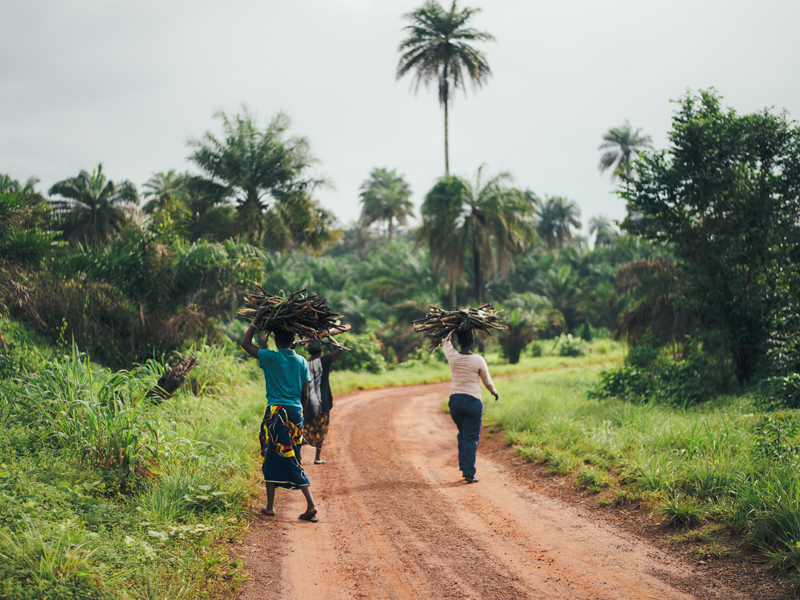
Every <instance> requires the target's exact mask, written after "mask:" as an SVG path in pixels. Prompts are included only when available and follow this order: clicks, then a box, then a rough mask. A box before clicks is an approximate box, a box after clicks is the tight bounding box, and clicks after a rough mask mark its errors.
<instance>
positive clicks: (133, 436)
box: [15, 344, 158, 477]
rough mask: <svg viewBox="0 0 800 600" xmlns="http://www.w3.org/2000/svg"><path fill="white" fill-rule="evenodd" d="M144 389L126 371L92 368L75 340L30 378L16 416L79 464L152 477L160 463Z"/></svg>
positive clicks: (18, 398)
mask: <svg viewBox="0 0 800 600" xmlns="http://www.w3.org/2000/svg"><path fill="white" fill-rule="evenodd" d="M145 390H146V388H145V387H144V384H143V381H142V380H141V379H138V378H135V377H131V376H130V374H128V373H126V372H123V371H121V372H118V373H111V372H110V371H109V370H107V369H100V370H95V368H93V367H92V365H91V364H90V362H89V359H88V358H87V357H86V356H85V355H83V354H81V353H80V352H79V351H78V350H77V347H76V346H75V345H74V344H73V346H72V350H71V352H70V354H68V355H66V356H64V357H63V359H62V360H60V361H53V362H51V363H49V364H48V365H47V366H46V367H45V368H44V369H43V370H41V371H40V372H39V373H35V374H33V375H31V376H30V377H28V378H27V379H26V380H25V382H24V385H23V386H22V387H21V389H20V390H19V393H18V395H17V396H16V400H15V403H16V405H17V406H16V411H15V413H16V416H17V419H18V420H19V421H21V422H23V423H26V424H29V425H32V426H33V427H34V428H36V429H37V430H38V431H40V432H41V438H42V441H47V442H49V443H50V445H52V446H54V447H56V448H59V449H60V450H61V455H62V458H64V457H66V456H67V455H70V454H71V455H73V456H77V457H79V459H80V461H81V462H82V463H89V464H91V465H94V466H100V467H102V468H104V469H105V470H106V471H111V470H115V471H117V472H118V474H119V475H120V476H123V477H124V476H126V475H130V474H135V475H152V472H153V469H154V468H156V467H157V464H158V462H157V461H158V423H157V421H156V419H155V418H154V417H153V416H152V415H145V414H144V413H145V412H146V408H147V407H146V403H145V402H143V401H142V400H143V393H144V391H145Z"/></svg>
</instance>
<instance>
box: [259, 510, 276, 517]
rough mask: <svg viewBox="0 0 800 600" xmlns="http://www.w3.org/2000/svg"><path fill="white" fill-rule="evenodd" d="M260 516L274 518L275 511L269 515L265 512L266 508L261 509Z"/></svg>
mask: <svg viewBox="0 0 800 600" xmlns="http://www.w3.org/2000/svg"><path fill="white" fill-rule="evenodd" d="M261 514H262V515H264V516H265V517H274V516H275V511H274V510H273V511H272V512H271V513H270V512H268V511H267V509H266V508H262V509H261Z"/></svg>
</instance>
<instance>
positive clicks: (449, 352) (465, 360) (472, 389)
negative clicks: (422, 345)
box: [443, 340, 497, 399]
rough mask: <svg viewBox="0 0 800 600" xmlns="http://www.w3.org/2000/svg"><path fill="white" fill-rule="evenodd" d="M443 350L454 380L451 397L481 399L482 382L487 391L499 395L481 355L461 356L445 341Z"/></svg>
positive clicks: (448, 341)
mask: <svg viewBox="0 0 800 600" xmlns="http://www.w3.org/2000/svg"><path fill="white" fill-rule="evenodd" d="M443 349H444V355H445V357H446V358H447V362H448V363H450V376H451V377H452V378H453V385H452V387H451V388H450V395H451V396H452V395H453V394H467V395H469V396H472V397H473V398H478V399H481V381H483V385H485V386H486V389H487V390H489V391H490V392H491V393H492V394H495V395H497V390H496V389H495V387H494V382H493V381H492V377H491V375H489V367H488V366H487V365H486V361H485V360H484V359H483V357H482V356H481V355H480V354H461V353H460V352H459V351H458V350H456V349H455V348H454V347H453V344H451V343H450V340H446V341H445V343H444V345H443Z"/></svg>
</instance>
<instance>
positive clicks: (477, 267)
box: [472, 238, 483, 306]
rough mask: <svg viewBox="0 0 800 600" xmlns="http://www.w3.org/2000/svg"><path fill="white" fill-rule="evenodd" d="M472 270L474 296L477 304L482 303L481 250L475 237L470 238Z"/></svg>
mask: <svg viewBox="0 0 800 600" xmlns="http://www.w3.org/2000/svg"><path fill="white" fill-rule="evenodd" d="M472 270H473V271H475V298H477V299H478V306H480V305H482V304H483V285H481V251H480V250H478V244H477V243H476V241H475V239H474V238H473V240H472Z"/></svg>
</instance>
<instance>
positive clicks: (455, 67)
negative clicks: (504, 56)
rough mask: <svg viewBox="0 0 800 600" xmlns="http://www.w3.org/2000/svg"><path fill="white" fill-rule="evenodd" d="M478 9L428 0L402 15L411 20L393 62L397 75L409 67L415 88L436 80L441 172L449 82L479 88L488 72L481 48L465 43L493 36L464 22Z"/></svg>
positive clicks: (447, 159)
mask: <svg viewBox="0 0 800 600" xmlns="http://www.w3.org/2000/svg"><path fill="white" fill-rule="evenodd" d="M478 12H480V9H478V8H464V9H459V8H458V6H457V0H453V4H452V5H451V6H450V10H449V11H448V10H445V9H444V8H443V7H442V6H441V5H440V4H439V3H438V2H436V1H435V0H428V1H427V2H425V4H423V5H422V6H421V7H419V8H418V9H416V10H415V11H413V12H410V13H408V14H406V15H404V18H405V19H407V20H408V21H411V24H410V25H407V26H406V27H405V29H407V30H408V31H409V36H408V37H407V38H406V39H405V40H403V42H402V43H401V44H400V47H399V48H398V50H399V51H400V52H401V53H402V56H401V57H400V62H399V64H398V65H397V78H398V79H400V78H401V77H403V76H404V75H405V74H406V73H409V72H412V71H413V73H414V76H413V82H414V86H415V89H419V85H420V83H424V84H425V85H426V86H427V85H428V84H429V83H431V82H432V81H436V82H438V84H439V103H440V104H441V105H442V107H443V108H444V171H445V174H449V173H450V152H449V145H448V144H449V141H448V134H449V132H448V107H449V103H450V98H451V91H450V86H452V88H453V92H455V91H456V90H458V88H461V89H462V90H464V91H465V92H466V86H465V83H466V82H465V77H468V78H469V79H470V80H471V81H472V84H473V86H474V87H475V88H480V87H483V85H484V84H485V83H486V80H487V79H488V78H489V76H490V75H491V74H492V71H491V69H489V63H488V62H487V60H486V57H485V56H484V54H483V52H481V51H480V50H477V49H475V48H473V47H472V46H471V45H470V44H469V42H476V41H481V42H487V41H492V40H494V37H492V36H491V35H490V34H489V33H486V32H482V31H478V30H477V29H473V28H472V27H468V26H467V23H468V21H469V20H470V19H471V18H472V17H473V16H474V15H475V14H477V13H478ZM465 72H466V76H465Z"/></svg>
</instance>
